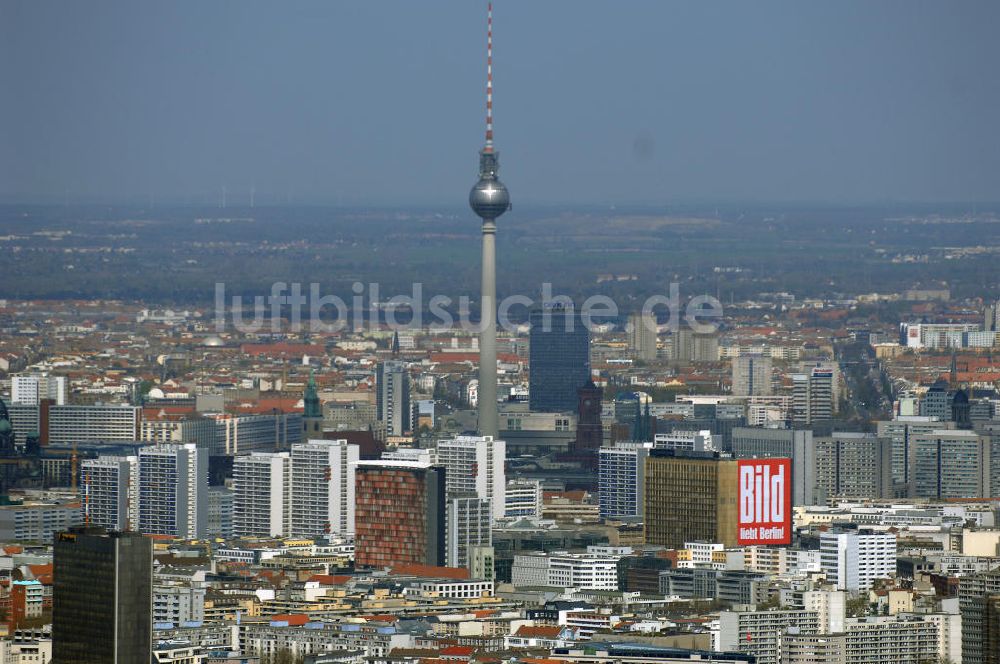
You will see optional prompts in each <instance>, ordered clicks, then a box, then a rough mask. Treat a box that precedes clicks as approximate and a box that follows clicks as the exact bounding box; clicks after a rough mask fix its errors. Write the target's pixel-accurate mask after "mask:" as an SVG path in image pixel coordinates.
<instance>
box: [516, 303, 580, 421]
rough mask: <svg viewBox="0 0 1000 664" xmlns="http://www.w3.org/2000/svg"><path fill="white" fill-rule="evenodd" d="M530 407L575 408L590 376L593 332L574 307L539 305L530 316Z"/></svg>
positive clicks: (543, 409)
mask: <svg viewBox="0 0 1000 664" xmlns="http://www.w3.org/2000/svg"><path fill="white" fill-rule="evenodd" d="M529 322H530V324H531V329H530V333H529V334H530V349H529V361H530V370H531V380H530V383H529V389H530V393H529V403H530V406H531V410H533V411H538V412H548V413H561V412H574V411H576V408H577V401H578V395H577V390H578V389H579V388H581V387H583V386H584V385H585V384H586V383H587V381H588V380H590V332H589V330H588V329H587V326H586V325H585V324H584V320H583V316H581V315H580V313H579V312H578V311H576V310H575V309H562V308H551V309H545V310H541V309H536V310H534V311H532V312H531V314H530V317H529Z"/></svg>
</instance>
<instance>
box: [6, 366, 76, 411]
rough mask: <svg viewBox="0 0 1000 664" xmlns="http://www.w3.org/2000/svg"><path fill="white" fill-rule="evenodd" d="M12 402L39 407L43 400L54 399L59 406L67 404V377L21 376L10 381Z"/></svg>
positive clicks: (36, 374) (35, 374)
mask: <svg viewBox="0 0 1000 664" xmlns="http://www.w3.org/2000/svg"><path fill="white" fill-rule="evenodd" d="M10 389H11V394H10V396H11V401H12V402H14V403H17V404H25V405H29V406H37V405H38V402H40V401H41V400H42V399H52V401H53V402H55V404H56V405H58V406H63V405H65V404H66V377H65V376H49V375H46V374H38V373H32V374H21V375H19V376H13V377H11V379H10Z"/></svg>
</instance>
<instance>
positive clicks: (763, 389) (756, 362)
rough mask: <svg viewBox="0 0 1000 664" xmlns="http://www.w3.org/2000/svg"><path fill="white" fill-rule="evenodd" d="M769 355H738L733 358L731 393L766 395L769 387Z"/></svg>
mask: <svg viewBox="0 0 1000 664" xmlns="http://www.w3.org/2000/svg"><path fill="white" fill-rule="evenodd" d="M771 367H772V362H771V358H770V356H768V357H764V356H761V355H740V356H739V357H734V358H733V394H735V395H737V396H768V395H770V394H772V393H773V390H772V387H771Z"/></svg>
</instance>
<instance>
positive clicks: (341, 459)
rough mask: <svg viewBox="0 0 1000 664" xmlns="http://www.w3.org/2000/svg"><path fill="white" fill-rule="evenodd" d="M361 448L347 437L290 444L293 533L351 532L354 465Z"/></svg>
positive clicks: (345, 533) (300, 534) (302, 534)
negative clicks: (344, 438)
mask: <svg viewBox="0 0 1000 664" xmlns="http://www.w3.org/2000/svg"><path fill="white" fill-rule="evenodd" d="M359 459H360V448H359V447H358V446H357V445H351V444H349V443H348V442H347V441H346V440H310V441H308V442H305V443H300V444H298V445H293V446H292V453H291V464H292V490H291V493H292V511H291V516H292V523H291V529H292V534H293V535H296V536H299V537H315V536H317V535H324V534H328V533H333V534H337V535H350V534H351V533H353V532H354V515H355V493H354V492H355V482H354V468H355V467H356V466H357V463H358V460H359Z"/></svg>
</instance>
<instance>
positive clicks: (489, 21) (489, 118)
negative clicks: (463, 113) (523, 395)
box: [483, 1, 493, 152]
mask: <svg viewBox="0 0 1000 664" xmlns="http://www.w3.org/2000/svg"><path fill="white" fill-rule="evenodd" d="M483 152H493V2H492V1H491V2H489V3H488V4H487V5H486V146H485V147H484V148H483Z"/></svg>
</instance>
